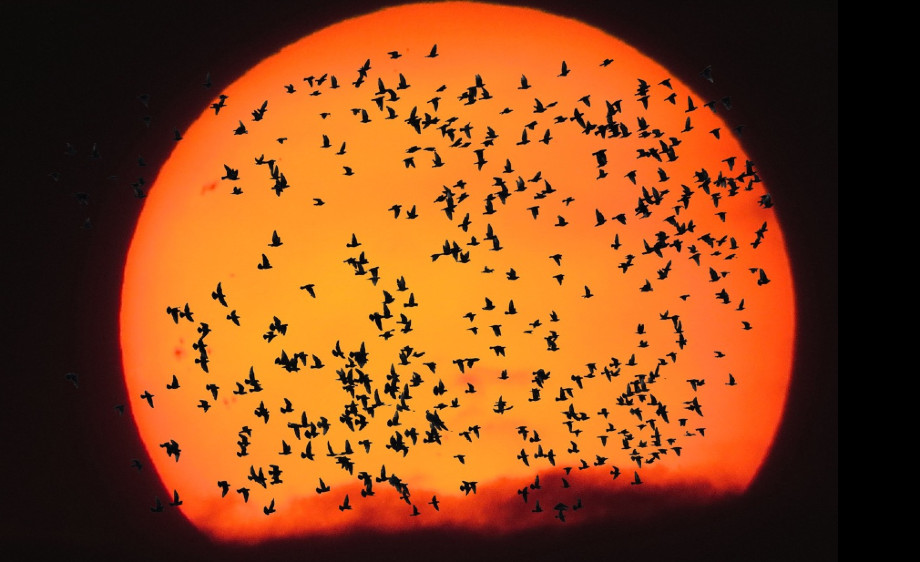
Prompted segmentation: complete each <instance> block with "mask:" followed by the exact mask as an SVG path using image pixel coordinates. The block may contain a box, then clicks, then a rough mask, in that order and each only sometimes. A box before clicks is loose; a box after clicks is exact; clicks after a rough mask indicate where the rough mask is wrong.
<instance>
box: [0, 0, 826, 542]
mask: <svg viewBox="0 0 920 562" xmlns="http://www.w3.org/2000/svg"><path fill="white" fill-rule="evenodd" d="M510 3H514V4H519V3H520V2H510ZM87 4H90V5H89V6H87ZM185 4H186V3H185V2H175V1H166V2H160V1H157V2H144V3H135V4H128V3H124V2H111V3H107V4H104V3H88V2H79V3H76V2H28V3H26V2H20V6H18V7H13V8H9V7H5V8H4V20H5V22H6V26H5V27H6V28H7V31H6V32H5V34H4V37H3V38H2V39H0V41H2V42H3V50H2V56H3V58H4V64H3V67H4V70H5V71H4V80H3V82H4V87H3V92H2V94H0V95H2V96H3V98H4V99H5V103H4V104H3V106H2V107H3V108H4V109H5V111H4V117H3V124H4V138H5V141H6V142H4V145H6V147H7V148H5V149H4V154H3V159H4V163H5V166H4V169H5V170H7V172H8V173H7V176H6V178H7V179H6V181H4V182H3V183H4V188H3V191H4V199H5V201H6V203H7V204H6V205H5V211H4V216H5V219H4V221H3V223H4V227H5V228H8V229H9V231H8V233H7V234H6V237H5V240H6V242H5V244H4V250H5V252H4V253H5V254H6V255H5V256H4V260H3V262H4V267H3V271H4V276H3V283H4V286H5V288H6V291H5V295H4V299H3V307H4V312H5V317H6V318H7V319H8V320H9V321H8V322H7V324H6V326H5V327H4V328H3V329H4V330H5V331H8V335H7V337H5V338H4V340H3V341H6V342H9V343H8V344H7V346H5V355H6V362H5V364H6V368H4V369H3V371H4V374H3V379H4V383H3V391H2V393H0V396H2V398H0V400H2V414H0V416H2V420H3V426H2V428H3V439H2V443H3V448H4V451H3V453H0V459H2V460H0V467H2V470H3V482H4V483H5V486H4V494H3V496H4V501H3V502H2V504H0V505H2V507H0V509H2V510H3V512H2V517H3V525H2V526H0V544H2V545H4V546H5V547H9V548H12V550H13V552H20V553H21V554H23V555H26V556H28V557H35V558H39V557H41V556H42V555H47V554H60V555H63V554H64V553H67V554H69V555H70V556H75V557H80V556H79V555H95V556H98V557H101V556H119V557H121V558H123V559H138V560H140V559H147V558H150V559H153V558H158V559H161V558H163V557H165V556H170V557H172V558H173V559H176V560H182V559H186V558H192V557H195V558H198V559H216V558H219V559H247V558H250V557H254V556H256V555H257V554H258V555H259V557H260V558H265V559H270V558H272V557H279V558H280V557H282V556H286V555H287V554H289V553H291V552H294V553H299V554H300V555H299V556H298V558H304V557H305V556H303V554H304V553H315V554H316V556H319V557H322V556H333V557H334V558H335V559H348V558H350V556H348V554H347V553H351V554H354V555H356V556H357V557H358V558H359V559H360V557H361V556H371V555H375V554H376V555H380V554H382V557H383V559H403V558H413V557H415V556H417V555H418V554H419V553H425V552H426V551H425V549H429V548H430V549H437V550H440V551H442V552H452V553H454V554H453V555H452V556H457V555H458V554H460V553H462V557H464V558H469V559H477V558H480V559H498V558H504V559H513V560H517V559H525V557H526V558H531V559H535V560H542V559H551V558H552V559H557V558H560V557H561V558H563V559H567V560H574V559H577V558H576V557H580V556H585V557H587V556H596V555H599V554H602V555H603V556H604V557H605V559H620V557H623V558H624V559H625V558H627V557H632V556H642V557H644V558H646V559H649V560H672V559H674V560H676V559H678V558H680V559H681V560H706V559H711V560H726V559H742V558H743V559H746V560H776V559H785V560H825V559H828V560H829V559H836V558H837V488H838V483H837V3H836V2H833V1H829V0H827V1H824V0H822V1H802V0H798V1H778V2H777V1H770V2H767V1H760V0H757V1H751V2H740V1H737V0H735V1H724V0H718V1H700V2H683V1H665V0H658V1H656V2H636V1H632V2H604V3H601V2H597V3H594V2H567V3H565V4H566V6H565V7H562V6H561V4H562V3H559V4H560V5H559V6H556V5H554V4H555V3H553V2H545V1H542V2H531V3H528V4H529V5H532V6H538V7H541V6H542V7H546V8H547V9H548V10H550V11H553V12H555V13H558V14H561V15H569V16H574V17H577V18H579V19H582V20H583V21H586V22H588V23H592V24H594V25H596V26H597V27H601V28H603V29H606V30H608V31H610V32H612V33H613V34H615V35H618V36H620V37H621V38H623V39H625V40H626V41H627V42H629V43H631V44H633V45H634V46H636V47H638V48H639V49H640V50H642V51H644V52H645V53H646V54H648V55H650V56H652V57H653V58H655V59H657V60H659V61H661V62H662V63H663V64H664V65H665V66H666V67H668V68H669V69H671V71H672V72H673V73H674V74H675V75H677V76H679V77H680V78H681V79H682V80H684V81H685V82H687V83H689V84H691V85H693V86H694V87H696V88H697V90H698V91H699V92H701V94H703V95H705V94H707V93H710V94H712V95H713V96H716V95H718V96H722V95H731V97H732V100H733V103H734V109H733V110H732V112H733V114H732V119H733V121H734V122H737V123H744V124H745V125H746V128H745V130H744V137H743V139H742V141H743V143H744V146H745V148H746V150H747V151H748V153H749V154H751V155H752V157H753V159H754V160H755V162H756V163H757V166H758V169H759V171H760V174H761V176H762V177H763V178H764V180H765V181H766V182H767V185H768V186H769V188H770V190H771V192H772V194H773V196H774V199H775V201H776V207H777V213H778V216H779V219H780V221H781V224H782V227H783V229H784V231H785V233H786V237H787V242H788V244H789V252H790V255H791V258H792V262H793V272H794V276H795V279H796V292H797V301H798V303H797V306H798V310H797V314H798V322H799V325H798V334H797V343H796V346H797V349H796V360H795V365H794V375H793V381H792V386H791V388H790V395H789V402H788V407H787V415H786V418H785V420H784V422H783V425H782V426H781V428H780V431H779V434H778V438H777V443H776V446H775V447H774V449H773V451H772V452H771V455H770V457H769V458H768V460H767V462H766V465H765V467H764V469H763V470H762V472H761V474H760V475H759V477H758V479H757V481H756V482H755V484H754V486H753V488H752V489H751V490H750V492H749V493H748V494H747V495H746V496H744V497H742V498H740V499H738V500H734V501H730V502H725V503H723V504H719V505H717V506H713V507H709V508H705V509H696V510H694V509H684V510H678V512H676V513H674V514H672V515H669V516H666V517H661V518H660V519H656V520H654V521H650V522H649V521H646V522H642V523H636V524H634V525H622V524H621V525H618V526H616V527H615V528H610V527H609V526H608V525H605V524H598V525H596V526H589V527H586V528H581V529H579V530H578V531H577V532H568V531H567V532H566V534H552V533H549V534H546V533H543V534H532V533H528V534H523V535H519V536H514V537H510V538H505V539H495V540H484V539H477V538H476V537H472V536H467V535H457V534H444V535H438V536H435V535H430V534H426V535H420V536H415V537H412V542H411V544H412V545H413V547H412V549H410V550H407V546H406V545H407V542H406V539H405V538H404V537H396V538H394V537H366V538H364V539H362V540H361V541H351V542H349V543H342V542H341V541H336V540H332V539H327V540H314V541H309V542H298V543H293V544H283V545H275V546H272V547H267V548H266V547H263V548H262V549H261V550H259V551H257V552H256V551H245V550H243V551H239V550H236V551H233V550H227V549H225V548H220V547H217V546H214V545H211V544H210V543H209V542H208V541H207V540H206V539H204V538H202V537H200V536H198V535H197V534H196V533H195V531H194V530H193V529H192V528H191V527H190V526H189V525H187V524H186V523H185V522H184V521H183V520H182V518H181V517H180V516H178V515H176V514H169V515H166V516H162V517H157V516H153V515H152V514H151V513H149V511H148V510H147V506H148V504H149V503H150V501H151V500H152V497H153V496H154V495H156V494H161V491H160V489H159V484H158V481H157V479H156V476H155V475H154V473H153V471H152V470H150V469H149V462H148V461H147V459H146V457H145V456H144V453H143V449H142V447H141V445H140V442H139V441H138V437H137V435H136V433H135V431H134V428H133V425H132V423H131V421H130V418H129V417H128V416H125V417H123V418H119V416H118V415H117V414H115V412H114V410H113V406H114V405H115V404H118V403H123V402H125V401H126V398H125V396H124V389H123V386H122V383H121V373H120V357H119V351H118V344H117V308H118V295H119V290H120V283H121V278H120V276H121V267H122V264H123V260H124V256H125V254H126V251H127V247H128V243H129V241H130V236H131V232H132V228H133V224H134V221H135V220H136V218H137V215H138V212H139V210H140V205H139V203H138V201H137V200H136V199H135V198H133V197H132V193H131V190H130V188H129V187H127V183H128V181H127V180H129V179H130V180H133V179H134V177H135V176H137V174H138V172H137V165H136V156H137V154H143V155H144V157H145V159H146V160H147V164H148V167H147V172H146V176H147V178H148V180H149V179H151V177H152V175H153V171H154V170H155V169H156V168H157V166H158V165H159V164H161V163H162V162H163V160H164V159H165V157H166V156H167V151H168V150H169V149H170V148H171V135H172V130H173V128H174V127H176V128H179V129H183V128H184V127H186V126H187V125H188V124H189V123H191V121H192V120H193V119H194V118H195V117H196V116H197V114H198V113H199V112H200V111H201V110H202V109H203V107H204V106H205V104H206V103H208V102H209V101H210V97H211V96H212V94H214V92H215V91H218V92H219V91H220V88H221V87H222V86H225V85H227V84H229V83H231V82H232V81H233V80H234V78H235V77H236V76H237V75H238V73H239V72H241V71H243V70H245V69H246V68H248V67H250V66H252V65H253V64H255V63H257V62H258V61H259V60H261V59H262V58H263V57H264V56H266V55H268V54H270V53H272V52H274V51H275V50H277V49H278V48H280V47H282V46H284V45H286V44H288V43H290V42H292V41H293V40H295V39H297V38H299V37H301V36H303V35H306V34H307V33H309V32H311V31H313V30H315V29H318V28H321V27H323V26H325V25H328V24H331V23H334V22H335V21H338V20H339V19H342V18H343V17H347V16H350V15H357V14H360V13H362V12H365V11H367V10H368V9H369V7H376V6H383V5H387V4H386V3H379V4H373V3H368V2H353V1H343V0H338V1H327V2H323V3H316V2H310V1H302V2H290V1H278V2H271V1H268V0H263V1H261V2H232V1H224V2H213V1H202V2H194V3H189V4H194V5H193V6H186V5H185ZM707 65H712V68H713V74H714V76H715V79H716V83H715V84H713V85H708V84H705V83H703V82H701V81H702V79H701V78H700V77H699V76H697V73H698V72H699V71H700V70H701V69H702V68H703V67H704V66H707ZM208 71H210V72H211V75H212V77H213V81H214V88H213V89H212V90H211V91H207V90H205V89H204V88H201V87H200V83H201V81H202V80H203V78H204V75H205V73H206V72H208ZM141 93H149V94H150V96H151V105H150V109H149V110H145V109H144V108H143V106H142V105H141V104H140V102H138V101H137V96H138V95H139V94H141ZM147 113H149V114H150V115H151V117H152V121H151V123H152V124H151V127H150V128H146V127H145V126H144V124H143V122H142V120H141V118H142V116H143V115H145V114H147ZM68 142H70V143H73V145H74V146H75V147H77V148H78V150H79V151H80V154H79V155H78V156H77V157H73V158H71V157H67V156H65V155H64V148H65V145H66V143H68ZM94 142H98V143H99V148H100V152H101V153H102V155H103V157H102V158H101V159H100V160H99V161H91V160H89V159H88V158H87V154H88V149H89V147H90V146H91V145H92V144H93V143H94ZM53 171H57V172H60V173H61V175H62V177H61V181H59V182H55V181H53V180H52V179H51V178H49V177H48V174H49V172H53ZM9 172H12V173H11V174H10V173H9ZM109 175H117V176H118V177H119V179H118V180H110V179H108V176H109ZM78 191H82V192H86V193H88V194H89V197H90V199H91V204H90V205H89V206H87V207H81V206H80V205H78V204H77V202H76V200H75V198H74V197H73V193H74V192H78ZM10 198H12V204H9V201H10ZM86 217H90V218H91V220H92V222H93V224H94V228H93V229H91V230H89V231H84V230H82V229H81V228H80V226H81V224H82V223H83V221H84V219H85V218H86ZM763 352H764V353H765V354H766V353H770V352H771V350H770V349H764V350H763ZM68 371H75V372H78V373H79V374H80V388H79V389H75V388H73V386H72V385H70V384H69V383H68V382H67V381H66V380H65V379H64V374H65V373H66V372H68ZM133 457H138V458H140V459H141V460H142V461H143V462H144V463H145V464H147V465H148V468H147V469H145V471H143V472H142V473H137V472H135V471H134V470H133V469H131V468H130V467H129V466H128V463H129V461H130V459H131V458H133ZM5 552H6V551H5ZM424 558H426V559H432V558H430V557H429V556H427V555H426V556H424ZM447 558H448V559H453V558H452V557H451V556H448V557H447Z"/></svg>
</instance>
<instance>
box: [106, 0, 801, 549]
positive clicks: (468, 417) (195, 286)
mask: <svg viewBox="0 0 920 562" xmlns="http://www.w3.org/2000/svg"><path fill="white" fill-rule="evenodd" d="M712 75H713V74H712V70H711V69H707V70H705V71H704V72H702V73H701V77H700V80H701V81H704V83H705V80H707V79H712ZM730 109H731V100H730V99H729V98H728V97H722V98H719V99H715V100H709V99H707V98H705V97H700V96H699V95H698V94H697V93H696V92H695V91H694V90H693V89H691V87H690V86H688V85H687V84H684V83H682V82H681V81H680V80H679V79H677V78H676V77H674V76H671V75H670V74H669V72H668V71H667V69H665V68H663V67H662V66H661V65H659V64H658V63H656V62H655V61H653V60H651V59H650V58H648V57H647V56H645V55H643V54H642V53H640V52H638V51H636V50H635V49H634V48H632V47H630V46H629V45H627V44H625V43H623V42H622V41H620V40H618V39H616V38H615V37H612V36H610V35H607V34H606V33H604V32H602V31H600V30H598V29H595V28H593V27H590V26H588V25H586V24H584V23H581V22H578V21H575V20H571V19H566V18H562V17H558V16H555V15H551V14H548V13H545V12H541V11H537V10H532V9H526V8H517V7H508V6H501V5H493V4H477V3H467V2H456V3H455V2H447V3H425V4H414V5H406V6H399V7H394V8H387V9H384V10H380V11H378V12H374V13H371V14H367V15H363V16H360V17H356V18H354V19H349V20H346V21H343V22H340V23H338V24H335V25H332V26H330V27H328V28H326V29H323V30H321V31H318V32H316V33H313V34H311V35H309V36H307V37H304V38H303V39H301V40H299V41H297V42H295V43H293V44H291V45H289V46H287V47H285V48H284V49H282V50H281V51H279V52H278V53H276V54H274V55H272V56H270V57H268V58H266V59H265V60H263V61H261V62H260V63H259V64H257V65H256V66H254V67H253V68H251V69H250V70H249V71H248V72H246V73H245V74H244V75H242V76H241V77H240V78H239V79H238V80H236V82H234V83H233V84H231V85H230V86H228V87H227V88H225V89H224V90H223V91H221V92H215V96H214V99H213V102H212V104H209V106H208V107H206V108H204V109H203V111H202V113H201V115H200V117H199V118H198V119H197V120H196V121H195V122H194V123H192V125H191V126H190V127H189V128H188V129H187V130H185V131H181V134H178V135H176V137H177V139H178V138H180V137H181V140H178V141H177V143H176V145H175V148H174V150H173V152H172V154H171V156H170V157H169V159H168V160H167V162H166V163H165V164H164V165H163V167H162V169H161V170H160V171H159V173H158V175H157V177H156V179H155V181H154V182H153V184H152V185H151V188H150V190H149V193H148V194H147V197H146V199H145V204H144V208H143V211H142V212H141V215H140V218H139V220H138V223H137V227H136V230H135V233H134V237H133V240H132V242H131V247H130V250H129V253H128V257H127V261H126V264H125V269H124V283H123V288H122V305H121V316H120V322H121V325H120V338H121V347H122V360H123V367H124V374H125V382H126V386H127V389H128V393H129V396H130V397H131V399H132V402H133V408H132V413H133V416H134V420H135V422H136V424H137V427H138V431H139V433H140V435H141V437H142V439H143V441H144V443H145V446H146V448H147V452H148V454H149V456H150V458H151V459H152V461H153V463H154V465H155V467H156V470H157V472H158V474H159V476H160V478H161V480H162V483H163V486H164V490H168V491H169V493H170V494H171V495H172V497H173V501H172V502H170V503H169V506H168V507H167V508H166V509H181V511H182V513H183V514H184V515H185V516H186V517H187V518H188V519H189V520H190V521H191V522H192V523H193V524H194V525H195V526H196V527H197V528H198V529H200V530H201V531H203V532H204V533H206V534H207V535H209V536H211V537H213V538H215V539H217V540H221V541H245V542H258V541H262V540H266V539H270V538H274V537H291V536H303V535H310V534H318V533H349V532H354V531H355V530H358V529H367V528H373V529H378V530H384V531H399V530H404V529H413V528H419V527H423V528H437V527H461V528H467V529H470V530H475V531H483V532H486V531H487V532H490V533H494V532H506V531H511V530H516V529H521V528H528V527H534V526H541V525H558V524H562V523H565V524H567V525H568V524H577V523H578V522H579V521H591V520H596V519H597V518H601V517H610V516H623V517H628V516H629V512H630V505H634V504H635V502H640V501H643V500H642V498H644V497H652V496H654V497H656V498H661V497H667V495H668V494H671V493H673V494H674V495H675V496H676V495H681V497H687V496H688V495H689V496H691V497H697V498H698V501H700V502H704V501H709V500H711V499H712V498H713V497H722V496H725V495H729V494H737V493H742V492H743V491H744V490H745V488H746V487H747V486H748V485H749V484H750V482H751V481H752V479H753V478H754V476H755V474H756V472H757V470H758V468H759V467H760V465H761V463H762V461H763V460H764V457H765V456H766V454H767V452H768V450H769V447H770V445H771V442H772V440H773V437H774V434H775V431H776V428H777V426H778V424H779V421H780V418H781V415H782V410H783V405H784V401H785V396H786V388H787V384H788V381H789V377H790V372H791V364H792V349H793V341H794V327H795V318H794V302H793V299H794V295H793V289H792V277H791V270H790V266H789V259H788V256H787V254H786V250H785V245H784V241H783V234H782V231H781V229H780V225H779V224H778V222H777V220H776V216H775V214H774V208H773V201H772V199H771V197H770V194H769V192H768V191H767V188H766V185H765V182H764V181H762V178H761V177H760V175H759V173H758V169H757V167H756V165H755V164H754V162H753V161H752V160H751V158H750V157H749V156H748V155H747V154H746V153H745V152H744V149H743V148H742V146H741V144H740V143H739V141H738V139H737V135H736V131H735V130H733V127H734V125H733V124H732V123H731V120H730V119H729V116H730V114H729V113H728V112H729V110H730ZM164 311H165V313H164ZM180 495H181V502H180V501H179V497H180ZM167 497H168V496H167ZM630 502H632V503H630ZM180 503H181V507H179V504H180ZM663 505H664V504H663ZM157 507H158V508H159V509H160V510H162V509H164V507H163V503H161V502H158V505H157ZM657 509H665V507H658V508H657Z"/></svg>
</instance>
